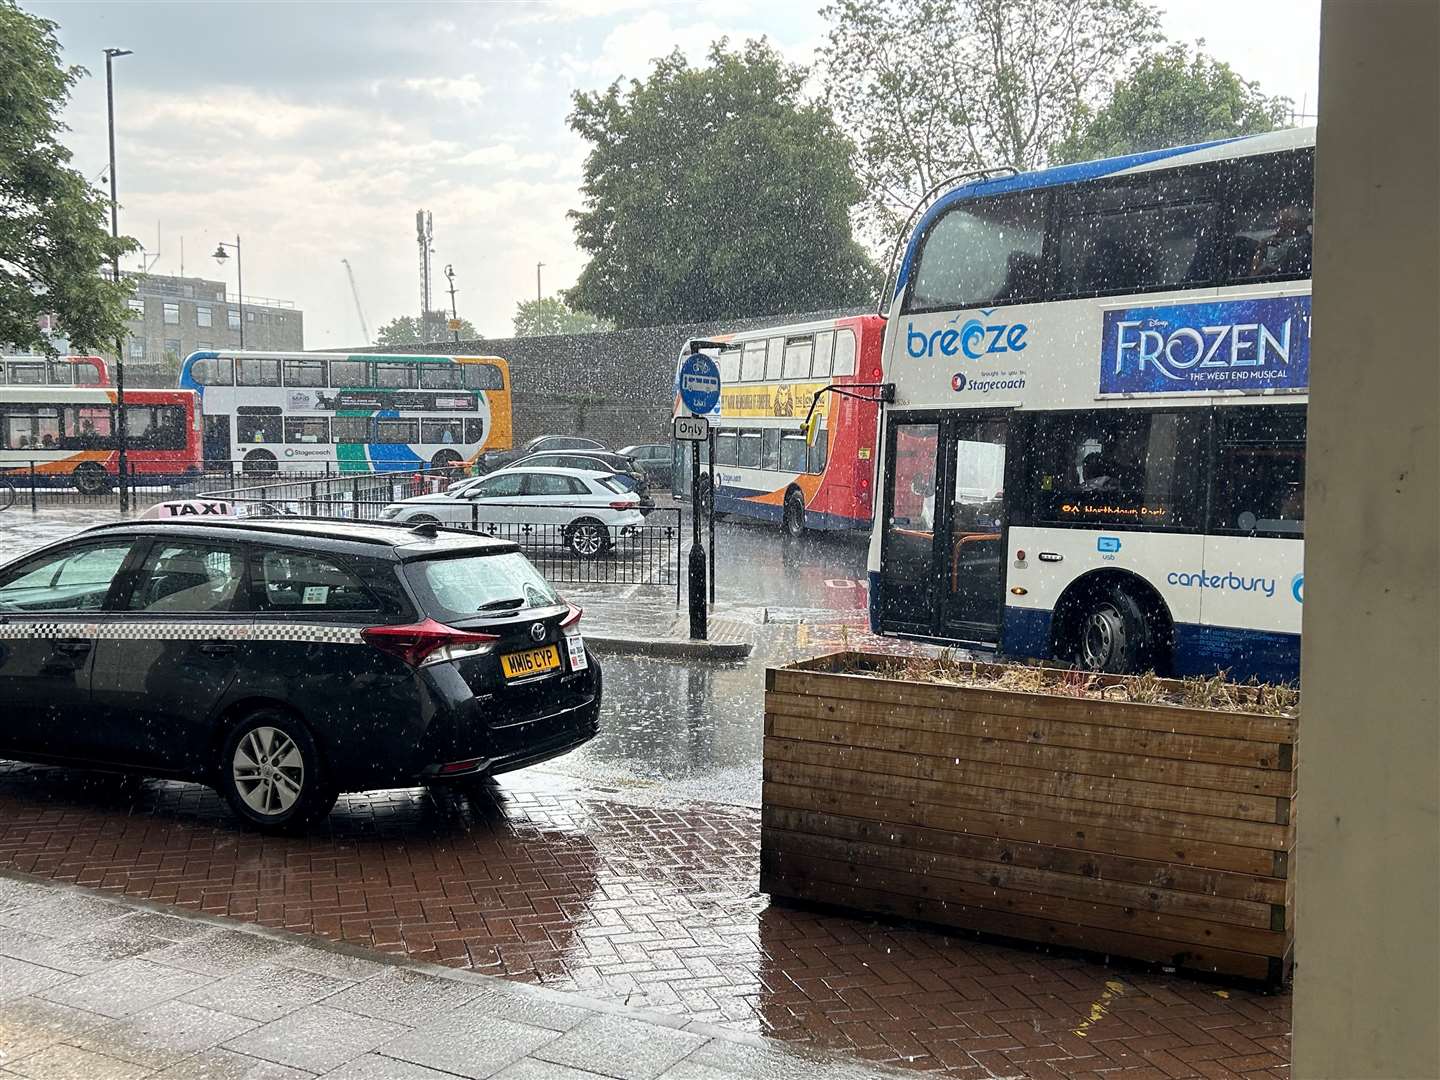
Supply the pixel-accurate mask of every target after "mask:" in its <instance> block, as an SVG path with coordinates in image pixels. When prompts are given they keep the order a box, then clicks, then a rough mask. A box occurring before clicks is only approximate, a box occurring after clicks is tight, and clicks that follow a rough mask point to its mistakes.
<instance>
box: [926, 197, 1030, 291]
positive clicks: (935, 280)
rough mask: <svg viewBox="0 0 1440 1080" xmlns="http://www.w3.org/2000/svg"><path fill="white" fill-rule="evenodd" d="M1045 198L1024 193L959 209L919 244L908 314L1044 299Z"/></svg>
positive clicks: (962, 205) (965, 204) (982, 200)
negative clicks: (1042, 276)
mask: <svg viewBox="0 0 1440 1080" xmlns="http://www.w3.org/2000/svg"><path fill="white" fill-rule="evenodd" d="M1045 207H1046V194H1045V192H1043V191H1039V192H1035V191H1024V192H1019V193H1017V194H1014V195H1001V196H995V197H990V198H978V199H973V200H967V201H965V202H962V203H959V204H958V205H956V206H954V207H953V208H951V209H950V210H949V211H947V212H946V213H945V214H943V215H942V216H941V217H940V218H939V219H937V220H936V222H935V223H934V224H933V225H932V226H931V227H930V230H929V232H928V233H927V234H926V235H925V239H924V240H923V242H922V245H921V248H920V255H919V265H918V266H917V268H916V270H915V273H914V279H913V280H914V283H913V284H912V285H911V287H910V292H909V295H908V297H907V298H906V304H905V306H906V309H907V310H910V311H952V310H955V309H958V308H966V307H978V306H982V305H985V304H988V303H1006V304H1013V303H1018V302H1020V301H1022V300H1034V299H1038V298H1039V296H1040V295H1041V293H1042V286H1043V282H1042V280H1041V273H1040V269H1041V262H1040V259H1041V256H1042V254H1043V253H1044V248H1045Z"/></svg>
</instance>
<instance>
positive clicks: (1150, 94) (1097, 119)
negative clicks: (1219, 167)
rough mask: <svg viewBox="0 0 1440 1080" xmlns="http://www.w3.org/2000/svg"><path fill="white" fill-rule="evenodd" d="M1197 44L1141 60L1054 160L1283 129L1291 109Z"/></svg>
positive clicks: (1082, 158) (1089, 157) (1286, 101)
mask: <svg viewBox="0 0 1440 1080" xmlns="http://www.w3.org/2000/svg"><path fill="white" fill-rule="evenodd" d="M1204 44H1205V43H1204V42H1203V41H1202V42H1198V43H1197V47H1196V50H1195V52H1194V54H1193V55H1192V54H1191V53H1190V51H1189V50H1188V49H1186V47H1185V46H1184V45H1171V46H1170V47H1168V48H1166V49H1163V50H1160V51H1158V52H1154V53H1151V54H1150V55H1148V56H1146V57H1145V58H1144V59H1143V60H1141V61H1140V63H1139V64H1137V65H1136V67H1135V69H1134V70H1133V71H1132V72H1131V73H1130V74H1129V75H1128V76H1126V77H1125V78H1123V79H1121V80H1120V81H1119V82H1118V83H1116V84H1115V89H1114V91H1113V92H1112V93H1111V94H1110V98H1109V100H1108V101H1107V102H1106V103H1105V104H1104V105H1103V106H1101V107H1100V108H1099V109H1098V110H1096V111H1095V112H1094V114H1093V115H1089V114H1087V115H1085V116H1083V117H1082V118H1081V121H1080V130H1079V131H1078V132H1077V133H1076V134H1075V135H1073V136H1071V137H1070V138H1068V139H1066V140H1064V141H1063V142H1061V143H1060V144H1059V145H1057V146H1056V147H1055V149H1054V152H1053V158H1054V160H1055V161H1057V162H1065V161H1089V160H1092V159H1094V158H1103V157H1114V156H1116V155H1117V154H1134V153H1138V152H1140V151H1142V150H1159V149H1161V148H1162V147H1166V146H1184V145H1189V144H1190V143H1200V142H1209V141H1211V140H1212V139H1230V138H1234V137H1236V136H1238V135H1255V134H1259V133H1260V132H1262V131H1274V130H1275V129H1276V128H1279V127H1283V126H1284V125H1285V124H1286V123H1287V122H1288V121H1289V118H1290V114H1291V109H1292V108H1293V106H1294V103H1293V102H1292V101H1291V100H1290V99H1289V98H1286V97H1270V96H1268V95H1266V94H1264V93H1263V92H1261V90H1260V87H1259V85H1258V84H1256V83H1253V82H1250V81H1249V80H1248V79H1243V78H1241V77H1240V76H1239V75H1237V74H1236V73H1235V71H1234V70H1233V69H1232V68H1231V67H1230V65H1229V64H1226V63H1223V62H1222V61H1219V60H1216V59H1214V58H1213V57H1210V56H1206V55H1205V53H1203V52H1201V51H1200V49H1201V48H1202V47H1203V46H1204Z"/></svg>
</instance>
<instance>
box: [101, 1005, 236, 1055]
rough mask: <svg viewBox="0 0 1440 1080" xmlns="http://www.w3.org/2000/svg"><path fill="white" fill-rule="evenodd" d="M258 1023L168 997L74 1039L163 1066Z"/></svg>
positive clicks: (217, 1043)
mask: <svg viewBox="0 0 1440 1080" xmlns="http://www.w3.org/2000/svg"><path fill="white" fill-rule="evenodd" d="M255 1026H256V1025H255V1021H253V1020H246V1019H245V1018H243V1017H240V1016H231V1015H230V1014H229V1013H222V1012H216V1011H215V1010H214V1009H202V1008H201V1007H200V1006H198V1005H190V1004H188V1003H186V1002H183V1001H167V1002H165V1003H164V1004H161V1005H156V1006H153V1007H152V1008H149V1009H146V1010H145V1011H144V1012H138V1013H135V1014H134V1015H133V1016H127V1017H125V1018H124V1019H123V1020H112V1021H111V1022H110V1023H108V1024H106V1025H105V1026H104V1027H99V1028H95V1029H93V1030H92V1031H88V1032H86V1033H85V1034H84V1035H82V1036H80V1037H79V1038H78V1039H75V1040H74V1043H75V1045H76V1046H79V1047H83V1048H84V1049H86V1050H93V1051H95V1052H96V1053H100V1054H109V1055H110V1056H112V1057H118V1058H122V1059H123V1060H125V1061H131V1062H134V1063H135V1064H137V1065H144V1066H146V1067H147V1068H150V1069H160V1068H164V1067H165V1066H167V1065H170V1064H173V1063H174V1062H176V1061H179V1060H180V1059H181V1058H186V1057H190V1056H191V1055H192V1054H195V1053H198V1052H199V1051H201V1050H208V1049H210V1048H211V1047H212V1046H218V1045H219V1044H220V1043H222V1042H224V1041H226V1040H227V1039H233V1038H234V1037H235V1036H237V1035H240V1034H241V1033H243V1032H246V1031H249V1030H250V1029H251V1028H253V1027H255Z"/></svg>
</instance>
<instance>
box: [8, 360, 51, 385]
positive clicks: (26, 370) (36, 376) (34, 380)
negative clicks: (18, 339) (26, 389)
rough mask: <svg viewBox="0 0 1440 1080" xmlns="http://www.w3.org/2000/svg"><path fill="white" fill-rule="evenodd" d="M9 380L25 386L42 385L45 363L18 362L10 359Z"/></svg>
mask: <svg viewBox="0 0 1440 1080" xmlns="http://www.w3.org/2000/svg"><path fill="white" fill-rule="evenodd" d="M10 381H11V382H12V383H17V384H23V385H26V386H42V385H44V383H45V364H44V362H43V361H41V362H39V363H24V364H18V363H16V362H15V361H13V360H12V361H10Z"/></svg>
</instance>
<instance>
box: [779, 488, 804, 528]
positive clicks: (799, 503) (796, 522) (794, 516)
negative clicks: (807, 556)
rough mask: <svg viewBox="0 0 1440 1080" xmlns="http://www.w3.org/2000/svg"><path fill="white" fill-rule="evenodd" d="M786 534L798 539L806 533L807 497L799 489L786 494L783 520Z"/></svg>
mask: <svg viewBox="0 0 1440 1080" xmlns="http://www.w3.org/2000/svg"><path fill="white" fill-rule="evenodd" d="M782 527H783V528H784V530H785V535H786V536H788V537H789V538H790V539H792V540H798V539H800V537H801V536H803V535H804V534H805V498H804V496H802V495H801V494H800V492H798V491H792V492H790V493H789V494H788V495H786V496H785V518H784V521H783V522H782Z"/></svg>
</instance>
